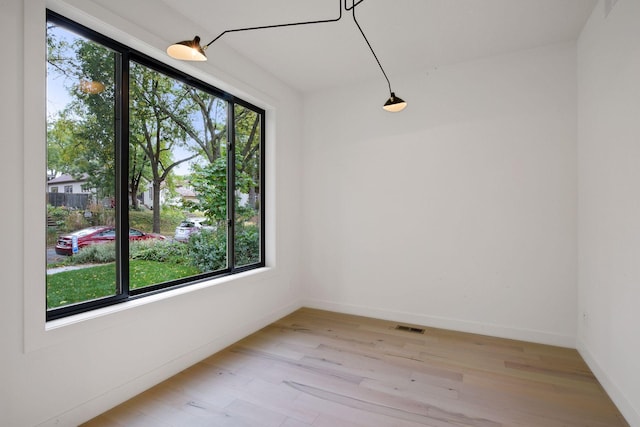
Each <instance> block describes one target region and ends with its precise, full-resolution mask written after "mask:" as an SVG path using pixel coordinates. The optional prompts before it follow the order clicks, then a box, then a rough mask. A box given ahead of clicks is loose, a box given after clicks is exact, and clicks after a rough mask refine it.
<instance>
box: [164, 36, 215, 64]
mask: <svg viewBox="0 0 640 427" xmlns="http://www.w3.org/2000/svg"><path fill="white" fill-rule="evenodd" d="M167 54H168V55H169V56H170V57H172V58H175V59H181V60H183V61H206V60H207V55H205V54H204V49H203V48H202V46H200V37H198V36H196V37H195V38H194V39H193V40H184V41H181V42H178V43H175V44H172V45H171V46H169V47H168V48H167Z"/></svg>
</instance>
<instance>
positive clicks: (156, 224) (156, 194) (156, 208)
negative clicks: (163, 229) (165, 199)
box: [153, 180, 162, 233]
mask: <svg viewBox="0 0 640 427" xmlns="http://www.w3.org/2000/svg"><path fill="white" fill-rule="evenodd" d="M160 184H162V181H156V180H154V181H153V232H154V233H160Z"/></svg>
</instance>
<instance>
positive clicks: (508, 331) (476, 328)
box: [302, 299, 576, 348]
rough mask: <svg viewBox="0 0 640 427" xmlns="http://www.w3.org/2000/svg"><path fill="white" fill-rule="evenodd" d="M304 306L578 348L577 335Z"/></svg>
mask: <svg viewBox="0 0 640 427" xmlns="http://www.w3.org/2000/svg"><path fill="white" fill-rule="evenodd" d="M302 306H304V307H309V308H317V309H321V310H329V311H336V312H339V313H346V314H354V315H358V316H365V317H373V318H376V319H383V320H391V321H396V322H405V323H411V324H414V325H422V326H428V327H432V328H441V329H449V330H454V331H460V332H469V333H473V334H480V335H490V336H494V337H499V338H508V339H514V340H521V341H528V342H535V343H539V344H548V345H555V346H560V347H568V348H575V347H576V339H575V337H574V336H568V335H560V334H554V333H550V332H544V331H536V330H531V329H520V328H513V327H508V326H503V325H494V324H488V323H482V322H471V321H467V320H459V319H452V318H446V317H437V316H428V315H424V314H417V313H408V312H401V311H391V310H384V309H378V308H371V307H364V306H357V305H351V304H342V303H336V302H332V301H322V300H316V299H304V300H303V301H302Z"/></svg>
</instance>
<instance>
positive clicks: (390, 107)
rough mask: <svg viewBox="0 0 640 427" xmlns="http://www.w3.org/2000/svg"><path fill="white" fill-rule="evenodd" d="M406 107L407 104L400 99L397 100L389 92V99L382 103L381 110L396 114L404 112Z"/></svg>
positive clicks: (393, 94) (394, 95)
mask: <svg viewBox="0 0 640 427" xmlns="http://www.w3.org/2000/svg"><path fill="white" fill-rule="evenodd" d="M406 107H407V103H406V102H405V101H404V100H403V99H402V98H398V97H397V96H396V94H395V93H393V92H391V97H390V98H389V99H388V100H387V102H385V103H384V106H383V107H382V108H384V109H385V110H386V111H390V112H392V113H397V112H399V111H402V110H404V109H405V108H406Z"/></svg>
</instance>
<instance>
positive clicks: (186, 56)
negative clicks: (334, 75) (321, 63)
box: [167, 0, 407, 113]
mask: <svg viewBox="0 0 640 427" xmlns="http://www.w3.org/2000/svg"><path fill="white" fill-rule="evenodd" d="M363 1H364V0H357V1H356V0H351V6H348V5H347V2H348V0H344V10H345V11H347V12H349V11H352V12H351V14H352V16H353V22H354V23H355V24H356V27H358V30H359V31H360V34H362V37H363V38H364V41H365V42H366V43H367V46H369V50H371V53H372V54H373V57H374V58H375V60H376V62H377V63H378V66H379V67H380V71H382V75H383V76H384V78H385V80H386V81H387V85H388V86H389V99H388V100H387V102H385V104H384V106H383V107H382V108H384V109H385V110H386V111H390V112H392V113H396V112H398V111H402V110H404V109H405V107H406V106H407V103H406V102H405V101H404V100H402V99H401V98H399V97H397V96H396V95H395V93H394V92H393V90H391V82H390V81H389V78H388V77H387V73H385V71H384V68H382V64H381V63H380V60H378V56H377V55H376V53H375V52H374V50H373V47H372V46H371V43H369V40H368V39H367V36H366V35H365V34H364V31H363V30H362V28H361V27H360V24H359V23H358V20H357V19H356V6H358V5H359V4H360V3H362V2H363ZM338 7H339V13H338V16H337V17H336V18H330V19H322V20H317V21H304V22H293V23H288V24H276V25H263V26H259V27H247V28H236V29H233V30H225V31H223V32H222V33H220V34H219V35H218V36H217V37H216V38H214V39H213V40H211V41H210V42H209V43H207V44H206V45H204V46H202V45H201V44H200V37H198V36H195V38H194V39H193V40H184V41H181V42H178V43H175V44H172V45H171V46H169V47H168V48H167V54H168V55H169V56H170V57H172V58H175V59H180V60H183V61H206V60H207V55H206V54H205V51H206V50H207V48H208V47H209V46H211V45H212V44H213V43H214V42H215V41H216V40H218V39H219V38H220V37H222V36H223V35H225V34H227V33H234V32H238V31H250V30H263V29H266V28H280V27H292V26H297V25H307V24H322V23H328V22H337V21H339V20H340V19H342V8H343V6H342V0H338Z"/></svg>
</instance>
